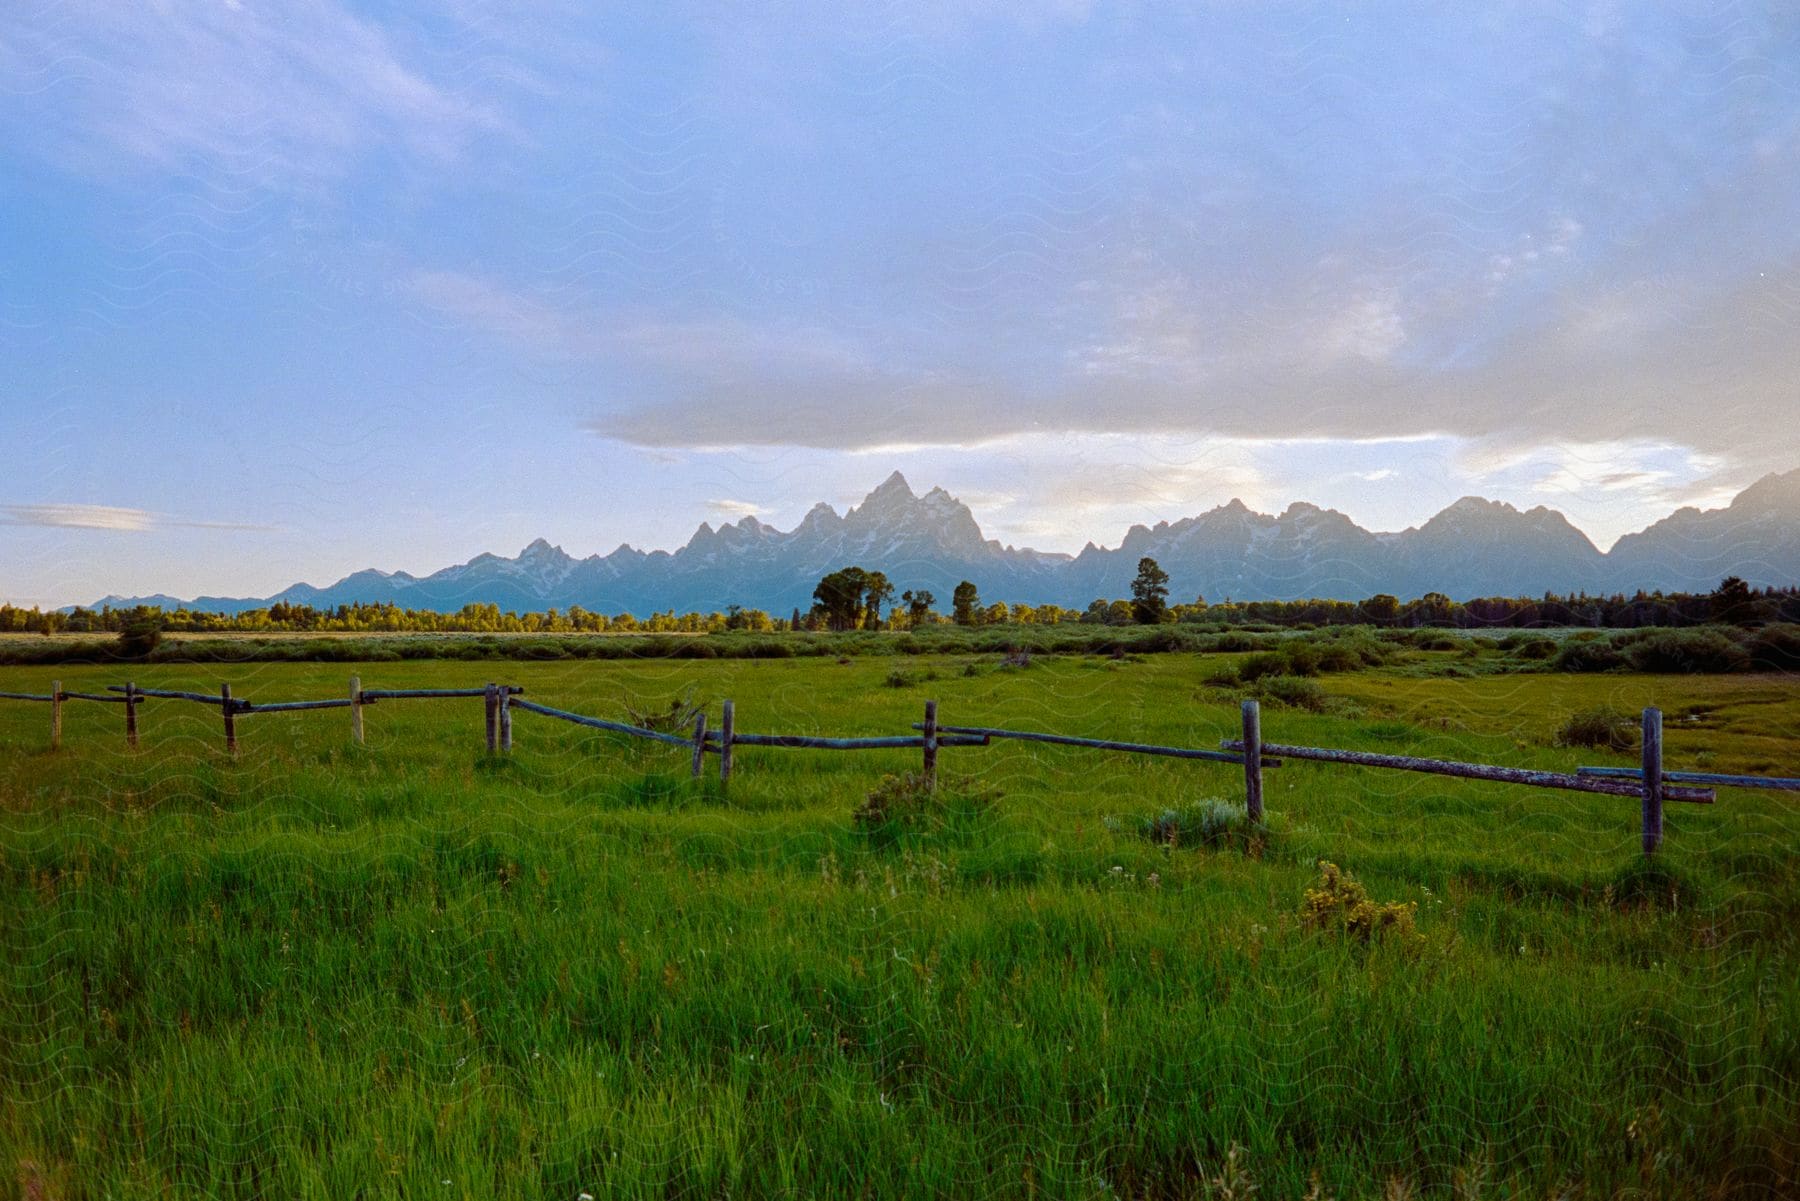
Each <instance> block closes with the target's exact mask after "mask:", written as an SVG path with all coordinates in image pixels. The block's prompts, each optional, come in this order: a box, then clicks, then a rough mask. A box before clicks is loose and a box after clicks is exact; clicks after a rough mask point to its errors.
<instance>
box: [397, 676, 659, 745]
mask: <svg viewBox="0 0 1800 1201" xmlns="http://www.w3.org/2000/svg"><path fill="white" fill-rule="evenodd" d="M516 691H518V692H522V691H524V690H523V689H518V690H516ZM363 695H364V696H368V695H369V694H368V693H366V692H365V693H363ZM474 695H476V696H482V695H484V693H483V692H476V693H475V694H474ZM510 707H511V708H514V709H523V710H525V711H526V712H528V713H541V714H543V715H544V716H545V717H554V718H556V719H558V720H559V721H566V722H573V723H574V724H575V725H578V726H587V727H588V728H590V729H594V730H607V731H609V732H611V733H614V734H629V735H631V736H632V737H633V738H649V739H652V740H654V741H656V742H666V743H668V744H669V745H670V746H692V745H694V743H693V739H691V738H683V737H681V736H680V735H678V734H665V733H663V732H662V731H661V730H646V729H645V728H644V727H642V726H633V725H627V724H626V723H624V722H622V721H607V720H606V719H605V718H601V717H587V716H585V715H583V714H580V713H570V712H568V711H567V710H565V709H552V708H551V707H550V706H548V705H539V704H535V703H533V702H531V701H520V700H515V701H512V702H511V706H510Z"/></svg>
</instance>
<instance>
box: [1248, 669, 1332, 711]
mask: <svg viewBox="0 0 1800 1201" xmlns="http://www.w3.org/2000/svg"><path fill="white" fill-rule="evenodd" d="M1250 691H1251V692H1253V693H1254V694H1255V695H1256V698H1257V699H1258V700H1263V701H1273V702H1274V703H1276V704H1278V705H1286V706H1287V707H1288V708H1290V709H1304V710H1306V711H1307V712H1309V713H1323V712H1324V711H1325V710H1326V709H1327V708H1328V707H1329V706H1330V703H1331V702H1330V698H1329V697H1327V696H1326V695H1325V690H1324V689H1323V688H1321V687H1319V682H1318V681H1317V680H1309V679H1306V678H1305V677H1303V676H1265V677H1264V678H1262V679H1260V680H1258V681H1257V682H1256V685H1255V687H1253V688H1251V689H1250Z"/></svg>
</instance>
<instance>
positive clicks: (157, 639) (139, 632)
mask: <svg viewBox="0 0 1800 1201" xmlns="http://www.w3.org/2000/svg"><path fill="white" fill-rule="evenodd" d="M161 645H162V625H161V624H160V623H159V622H157V621H155V620H141V621H134V622H132V623H131V624H130V625H128V626H126V627H125V628H124V629H122V630H120V631H119V637H118V640H117V643H116V645H115V648H114V651H115V653H116V654H117V655H118V657H119V658H121V659H148V658H149V657H150V656H151V655H152V654H153V653H155V651H156V648H157V647H158V646H161Z"/></svg>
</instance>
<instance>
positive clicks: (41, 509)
mask: <svg viewBox="0 0 1800 1201" xmlns="http://www.w3.org/2000/svg"><path fill="white" fill-rule="evenodd" d="M0 514H4V519H3V521H0V524H5V525H29V526H40V527H44V528H48V529H67V530H112V531H114V532H118V533H129V534H147V533H151V532H153V531H155V530H158V529H195V530H240V531H267V530H271V529H273V528H275V527H273V526H266V525H244V524H240V523H237V522H229V521H187V520H182V519H179V518H171V517H169V516H167V515H166V514H162V513H155V512H152V511H151V510H149V509H128V508H121V507H118V506H114V505H0Z"/></svg>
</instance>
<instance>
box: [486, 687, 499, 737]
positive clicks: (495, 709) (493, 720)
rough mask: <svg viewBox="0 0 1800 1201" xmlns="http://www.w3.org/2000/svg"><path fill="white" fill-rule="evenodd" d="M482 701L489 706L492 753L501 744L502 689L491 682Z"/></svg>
mask: <svg viewBox="0 0 1800 1201" xmlns="http://www.w3.org/2000/svg"><path fill="white" fill-rule="evenodd" d="M482 703H483V704H484V705H485V706H486V708H487V749H488V754H490V755H491V754H493V753H494V751H495V750H496V749H497V748H498V747H499V744H500V690H499V689H498V688H497V687H495V686H494V685H493V684H489V685H488V686H487V692H486V693H485V694H484V699H483V702H482Z"/></svg>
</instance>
